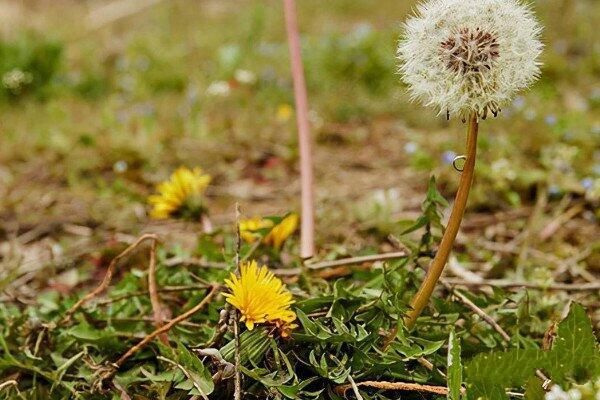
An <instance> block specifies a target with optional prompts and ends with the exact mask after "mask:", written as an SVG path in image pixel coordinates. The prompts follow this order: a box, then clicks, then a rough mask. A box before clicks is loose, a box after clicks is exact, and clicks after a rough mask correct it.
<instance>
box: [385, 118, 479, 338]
mask: <svg viewBox="0 0 600 400" xmlns="http://www.w3.org/2000/svg"><path fill="white" fill-rule="evenodd" d="M478 130H479V124H478V122H477V115H476V114H475V113H473V114H471V116H470V119H469V126H468V130H467V159H466V161H465V166H464V169H463V171H462V173H461V176H460V182H459V185H458V191H457V192H456V198H455V200H454V207H453V208H452V212H451V213H450V219H449V220H448V225H447V226H446V230H445V231H444V235H443V236H442V241H441V243H440V246H439V248H438V251H437V253H436V255H435V257H434V258H433V261H431V264H430V266H429V269H428V270H427V275H426V276H425V280H424V281H423V283H422V284H421V287H420V288H419V291H418V292H417V294H416V295H415V297H413V299H412V301H411V302H410V305H411V307H412V309H411V310H410V311H409V312H408V315H407V316H406V318H405V320H404V322H405V323H406V326H407V327H408V328H412V327H413V326H414V325H415V322H416V320H417V317H418V316H419V315H420V314H421V311H423V308H425V306H426V305H427V303H428V302H429V298H430V297H431V294H432V293H433V290H434V289H435V285H436V284H437V281H438V280H439V279H440V276H441V275H442V271H443V270H444V267H445V266H446V263H447V262H448V257H449V256H450V252H451V251H452V245H453V244H454V240H455V239H456V235H457V234H458V229H459V227H460V223H461V221H462V219H463V216H464V214H465V208H466V206H467V199H468V198H469V191H470V189H471V184H472V183H473V175H474V172H475V158H476V154H477V133H478ZM394 336H395V335H394Z"/></svg>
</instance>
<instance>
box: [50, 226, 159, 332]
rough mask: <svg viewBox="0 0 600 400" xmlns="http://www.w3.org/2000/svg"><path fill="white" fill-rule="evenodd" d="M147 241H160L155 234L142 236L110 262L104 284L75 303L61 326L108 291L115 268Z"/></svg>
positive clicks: (103, 280)
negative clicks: (85, 305)
mask: <svg viewBox="0 0 600 400" xmlns="http://www.w3.org/2000/svg"><path fill="white" fill-rule="evenodd" d="M146 240H153V241H156V240H158V238H157V237H156V235H153V234H145V235H142V236H140V238H139V239H138V240H136V241H135V242H134V243H133V244H132V245H130V246H129V247H127V248H126V249H125V250H123V252H121V253H120V254H119V255H117V256H116V257H115V258H113V260H112V261H111V262H110V264H109V266H108V269H107V270H106V274H105V275H104V279H102V282H101V283H100V285H98V287H96V289H94V290H92V291H91V292H90V293H88V294H86V295H85V296H83V297H82V298H81V299H80V300H79V301H78V302H77V303H75V304H74V305H73V307H71V308H70V309H69V310H68V311H67V312H66V314H65V317H64V318H63V319H62V321H61V324H65V323H68V322H69V321H70V320H71V317H72V316H73V314H75V313H76V312H77V310H79V309H80V308H81V307H82V306H83V305H84V304H86V303H87V302H88V301H90V300H91V299H93V298H94V297H96V296H98V295H99V294H100V293H102V292H104V291H105V290H106V288H108V285H109V284H110V281H111V279H112V276H113V273H114V272H115V268H116V266H117V264H118V262H119V261H120V260H121V259H123V258H125V257H126V256H128V255H129V254H130V253H131V252H132V251H133V250H135V249H136V248H137V247H138V246H139V245H140V244H142V243H143V242H144V241H146Z"/></svg>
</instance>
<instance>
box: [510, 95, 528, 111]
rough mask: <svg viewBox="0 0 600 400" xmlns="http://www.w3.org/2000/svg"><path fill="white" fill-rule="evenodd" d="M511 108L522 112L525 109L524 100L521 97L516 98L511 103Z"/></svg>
mask: <svg viewBox="0 0 600 400" xmlns="http://www.w3.org/2000/svg"><path fill="white" fill-rule="evenodd" d="M513 107H514V108H515V109H517V110H522V109H523V107H525V98H524V97H523V96H517V97H516V98H515V100H514V101H513Z"/></svg>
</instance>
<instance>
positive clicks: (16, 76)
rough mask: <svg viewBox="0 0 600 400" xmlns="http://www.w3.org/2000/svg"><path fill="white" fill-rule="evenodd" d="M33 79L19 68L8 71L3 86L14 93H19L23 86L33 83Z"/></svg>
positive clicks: (3, 79)
mask: <svg viewBox="0 0 600 400" xmlns="http://www.w3.org/2000/svg"><path fill="white" fill-rule="evenodd" d="M32 80H33V77H32V76H31V74H30V73H29V72H23V71H21V70H20V69H18V68H15V69H13V70H10V71H8V72H7V73H5V74H4V76H2V84H3V85H4V87H5V88H7V89H9V90H11V91H12V92H14V93H19V92H20V91H21V89H22V88H23V86H25V85H27V84H29V83H31V81H32Z"/></svg>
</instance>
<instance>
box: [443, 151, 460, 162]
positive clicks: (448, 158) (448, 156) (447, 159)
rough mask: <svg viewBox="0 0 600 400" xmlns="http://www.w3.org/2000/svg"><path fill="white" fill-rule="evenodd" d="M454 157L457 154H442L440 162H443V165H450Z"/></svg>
mask: <svg viewBox="0 0 600 400" xmlns="http://www.w3.org/2000/svg"><path fill="white" fill-rule="evenodd" d="M456 156H457V154H456V153H455V152H453V151H452V150H448V151H445V152H444V154H442V161H444V164H452V162H454V159H455V158H456Z"/></svg>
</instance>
